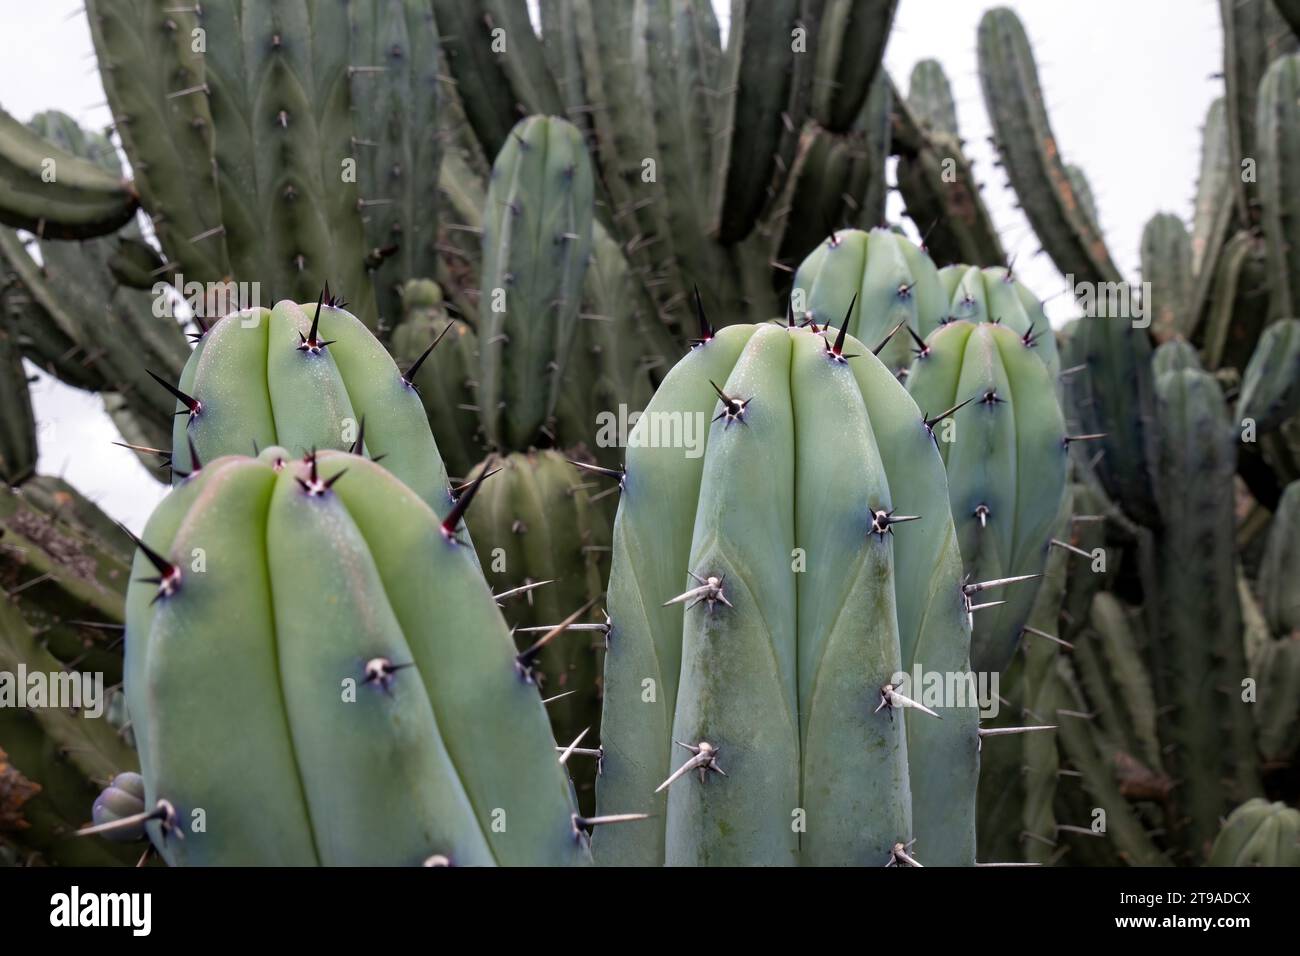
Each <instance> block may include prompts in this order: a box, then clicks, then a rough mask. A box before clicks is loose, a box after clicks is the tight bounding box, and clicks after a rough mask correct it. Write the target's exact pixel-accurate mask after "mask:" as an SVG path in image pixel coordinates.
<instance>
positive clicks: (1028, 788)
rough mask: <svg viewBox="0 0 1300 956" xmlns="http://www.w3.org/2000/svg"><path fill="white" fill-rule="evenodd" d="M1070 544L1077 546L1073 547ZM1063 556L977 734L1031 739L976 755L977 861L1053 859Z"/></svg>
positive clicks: (993, 744) (1068, 500)
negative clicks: (992, 713) (991, 714)
mask: <svg viewBox="0 0 1300 956" xmlns="http://www.w3.org/2000/svg"><path fill="white" fill-rule="evenodd" d="M1072 517H1073V493H1072V492H1071V491H1069V490H1067V492H1066V494H1065V495H1063V496H1062V498H1061V507H1060V509H1059V511H1058V513H1057V524H1056V528H1055V531H1054V534H1055V535H1056V536H1058V537H1059V538H1060V539H1062V540H1065V541H1067V542H1069V541H1070V539H1071V537H1072V536H1073V530H1074V522H1073V520H1072ZM1071 543H1072V546H1073V547H1078V546H1079V544H1078V543H1073V542H1071ZM1069 563H1070V552H1069V551H1068V550H1066V549H1065V548H1057V549H1056V550H1054V551H1052V552H1051V553H1050V554H1049V555H1048V558H1047V567H1046V569H1045V570H1044V573H1043V583H1042V586H1041V587H1040V588H1039V589H1038V594H1037V596H1036V597H1035V599H1034V606H1033V608H1032V609H1031V611H1030V613H1029V618H1028V620H1027V621H1026V623H1025V628H1024V631H1025V640H1024V641H1022V642H1021V644H1020V647H1019V653H1018V654H1017V655H1016V657H1015V659H1014V660H1013V662H1012V663H1011V665H1010V667H1009V668H1008V670H1007V672H1006V673H1005V674H1004V675H1003V679H1002V680H1001V682H1000V683H999V685H998V688H999V693H1000V695H1001V696H1002V697H1003V698H1004V699H1005V701H1006V703H1005V704H1002V705H1001V706H1000V708H999V713H998V715H997V717H996V718H995V719H994V720H993V721H992V722H990V723H987V724H986V725H985V727H984V728H981V729H984V730H995V731H996V730H1000V731H1002V733H1004V734H1005V733H1010V732H1012V731H1013V730H1015V729H1017V728H1019V727H1024V726H1030V727H1036V728H1038V732H1034V733H1029V734H1026V735H1024V736H1023V737H1019V738H1017V739H1013V740H1006V741H990V746H989V747H987V748H984V747H981V749H980V785H979V798H978V801H977V809H978V811H979V815H978V825H977V827H976V834H977V835H978V837H979V841H978V847H979V855H980V856H981V857H982V858H983V859H986V860H988V859H992V860H1018V859H1021V858H1023V859H1025V860H1027V861H1029V862H1033V863H1050V862H1052V861H1053V860H1054V859H1055V858H1056V856H1057V854H1058V842H1057V840H1058V834H1057V818H1056V810H1055V799H1054V798H1055V796H1056V788H1057V778H1058V776H1059V769H1060V761H1059V759H1058V756H1057V745H1056V739H1055V734H1054V733H1052V731H1054V730H1055V729H1056V727H1055V721H1056V720H1057V719H1058V718H1057V710H1058V709H1059V707H1060V706H1062V703H1061V698H1062V693H1061V688H1060V683H1059V681H1058V680H1057V678H1056V669H1057V664H1058V659H1059V657H1060V655H1061V654H1062V653H1063V650H1062V648H1064V649H1066V650H1068V649H1070V647H1071V645H1070V644H1069V642H1067V641H1065V640H1063V639H1062V638H1060V637H1058V636H1057V632H1058V631H1059V630H1060V629H1061V628H1060V624H1061V621H1060V618H1061V604H1062V601H1063V600H1064V599H1065V592H1066V580H1067V572H1068V569H1069Z"/></svg>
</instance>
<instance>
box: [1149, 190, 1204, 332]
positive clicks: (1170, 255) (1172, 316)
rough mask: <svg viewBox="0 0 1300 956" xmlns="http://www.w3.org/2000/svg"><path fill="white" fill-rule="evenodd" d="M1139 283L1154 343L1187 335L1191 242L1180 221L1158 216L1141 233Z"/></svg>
mask: <svg viewBox="0 0 1300 956" xmlns="http://www.w3.org/2000/svg"><path fill="white" fill-rule="evenodd" d="M1142 282H1143V288H1144V290H1145V289H1150V290H1151V301H1150V302H1144V303H1143V304H1142V308H1143V312H1144V313H1145V314H1146V316H1147V317H1148V318H1150V320H1151V334H1152V335H1153V336H1154V337H1155V339H1156V341H1157V342H1164V341H1166V340H1168V339H1170V338H1173V337H1174V336H1175V335H1179V334H1184V335H1185V334H1187V332H1188V331H1189V330H1188V329H1187V327H1186V325H1185V323H1186V322H1187V309H1188V300H1189V298H1190V296H1191V292H1192V289H1191V286H1192V240H1191V237H1190V236H1189V235H1188V234H1187V228H1186V227H1185V226H1184V225H1183V223H1182V220H1181V219H1179V218H1178V217H1177V216H1175V215H1173V214H1172V213H1167V212H1165V213H1159V214H1157V215H1155V216H1152V217H1151V219H1149V220H1148V221H1147V224H1146V227H1145V228H1143V230H1142Z"/></svg>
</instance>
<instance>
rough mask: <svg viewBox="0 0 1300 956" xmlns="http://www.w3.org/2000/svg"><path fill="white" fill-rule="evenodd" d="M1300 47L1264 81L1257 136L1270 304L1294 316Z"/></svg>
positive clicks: (1298, 294)
mask: <svg viewBox="0 0 1300 956" xmlns="http://www.w3.org/2000/svg"><path fill="white" fill-rule="evenodd" d="M1298 97H1300V53H1293V54H1289V55H1287V56H1284V57H1280V58H1279V59H1278V60H1276V61H1275V62H1274V63H1273V64H1272V65H1271V66H1270V67H1269V68H1268V71H1267V72H1266V73H1265V74H1264V79H1263V80H1262V81H1260V84H1259V113H1258V117H1257V119H1256V138H1257V141H1258V142H1257V148H1258V150H1259V185H1258V193H1259V205H1260V210H1261V212H1262V218H1263V226H1264V235H1265V237H1267V239H1268V270H1269V289H1270V292H1271V296H1270V308H1271V312H1272V315H1274V316H1295V315H1296V314H1297V310H1300V251H1297V250H1296V248H1295V245H1296V243H1297V240H1300V236H1297V235H1296V233H1295V226H1294V223H1293V220H1294V219H1295V216H1296V214H1295V212H1294V211H1292V210H1291V208H1290V205H1289V203H1290V200H1291V196H1292V195H1293V194H1294V192H1295V190H1296V188H1297V186H1298V185H1300V184H1298V183H1297V181H1296V180H1294V179H1292V176H1293V172H1292V168H1293V166H1294V165H1295V163H1296V161H1297V158H1298V157H1297V154H1296V152H1295V149H1296V143H1295V130H1296V128H1297V126H1300V107H1297V105H1296V101H1297V98H1298Z"/></svg>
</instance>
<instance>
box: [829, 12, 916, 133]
mask: <svg viewBox="0 0 1300 956" xmlns="http://www.w3.org/2000/svg"><path fill="white" fill-rule="evenodd" d="M897 11H898V0H827V2H826V3H825V5H824V7H823V10H822V14H821V25H820V27H819V30H820V34H821V35H820V37H819V42H818V44H817V63H816V66H815V68H814V72H813V80H812V115H813V118H814V119H815V120H816V121H817V123H818V124H819V125H821V126H822V127H824V128H825V129H828V130H831V131H832V132H836V133H842V132H844V131H846V130H847V129H849V127H851V126H852V125H853V123H854V121H855V120H856V119H857V116H858V113H859V112H860V111H861V109H862V105H863V104H864V103H865V102H866V99H867V95H868V90H870V89H871V87H872V83H873V80H874V78H875V76H876V71H877V69H878V68H879V66H880V58H881V55H882V54H883V53H884V52H885V41H886V40H887V39H888V38H889V28H890V26H891V25H892V24H893V21H894V14H895V13H896V12H897Z"/></svg>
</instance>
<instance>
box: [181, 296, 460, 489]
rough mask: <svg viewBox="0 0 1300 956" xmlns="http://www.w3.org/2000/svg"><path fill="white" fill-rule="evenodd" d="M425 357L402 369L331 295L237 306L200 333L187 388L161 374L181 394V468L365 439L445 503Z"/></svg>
mask: <svg viewBox="0 0 1300 956" xmlns="http://www.w3.org/2000/svg"><path fill="white" fill-rule="evenodd" d="M429 348H432V343H430V345H429V346H428V347H426V350H425V352H424V354H423V356H422V358H427V357H428V354H429V352H428V349H429ZM420 366H421V359H420V358H417V359H416V361H415V362H414V363H413V364H412V365H411V366H410V367H408V368H407V369H406V370H405V371H403V372H399V371H398V369H397V366H396V365H395V364H394V363H393V360H392V359H391V358H389V356H388V353H387V352H385V351H384V347H383V346H382V345H380V344H379V342H378V340H376V339H375V337H374V336H373V335H371V334H370V332H369V331H368V330H367V329H366V327H365V326H364V325H362V324H361V322H360V321H359V320H358V319H357V318H356V317H355V316H353V315H352V314H351V313H350V312H348V311H346V310H345V309H344V308H343V307H342V304H341V303H338V302H336V300H335V299H333V298H329V299H328V300H327V299H326V295H325V293H322V294H321V298H320V299H319V300H318V301H317V302H315V303H311V304H305V305H298V304H296V303H294V302H290V301H287V300H286V301H284V302H279V303H277V304H276V306H275V308H274V309H266V308H256V309H248V310H244V311H241V312H232V313H230V314H228V315H226V316H225V317H224V318H221V319H219V320H217V322H216V323H215V324H214V325H212V326H211V327H209V328H207V329H205V331H204V332H203V333H202V335H201V336H200V337H199V339H198V342H197V343H196V345H195V348H194V352H193V354H192V355H191V356H190V360H189V362H188V363H187V364H186V366H185V370H184V371H183V372H182V373H181V378H180V384H179V385H176V386H173V385H172V384H171V383H170V382H166V381H164V380H162V379H159V384H160V385H162V386H163V387H164V388H166V389H168V390H169V391H171V392H172V394H173V395H174V396H175V398H176V419H175V425H174V426H173V433H172V471H173V475H174V476H175V478H176V479H177V480H180V479H182V478H184V477H185V476H186V475H187V474H189V473H190V472H191V471H194V470H196V469H198V468H199V467H201V466H202V464H203V463H204V462H207V461H211V460H212V459H214V458H217V457H220V456H222V455H234V454H247V453H249V452H251V451H254V450H256V449H260V448H266V447H268V446H270V445H281V446H283V447H285V448H288V449H290V451H291V452H292V453H293V454H304V453H306V452H309V451H311V450H313V449H327V448H332V449H336V450H349V449H352V448H354V447H355V448H357V449H358V450H364V451H366V452H367V453H368V454H370V455H372V456H374V457H376V458H377V457H379V456H381V455H382V456H384V458H383V462H384V467H386V468H387V469H388V470H389V471H391V472H392V473H393V474H394V475H396V476H397V477H398V478H399V479H401V480H402V481H403V482H404V483H405V484H406V485H407V486H408V487H410V488H411V489H412V490H414V491H415V492H416V493H417V494H418V495H420V497H422V498H423V499H424V500H425V502H426V503H428V504H429V505H431V506H433V507H444V506H445V505H446V504H447V502H448V500H449V499H448V490H447V472H446V470H445V468H444V467H443V464H442V459H441V458H440V457H439V455H438V447H437V445H436V444H435V443H434V440H433V435H432V433H431V432H430V430H429V421H428V419H427V418H426V417H425V413H424V408H423V406H422V405H421V404H420V398H419V396H418V395H417V394H416V389H417V384H418V381H419V379H418V378H417V376H418V373H419V371H420ZM196 454H197V456H198V460H197V461H196V460H195V458H194V456H195V455H196Z"/></svg>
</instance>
